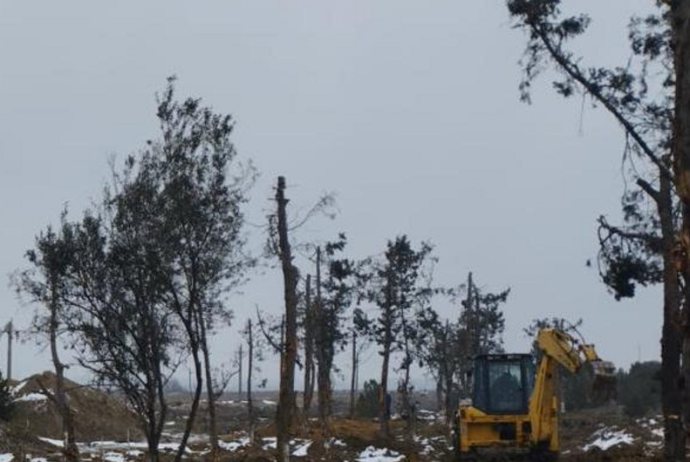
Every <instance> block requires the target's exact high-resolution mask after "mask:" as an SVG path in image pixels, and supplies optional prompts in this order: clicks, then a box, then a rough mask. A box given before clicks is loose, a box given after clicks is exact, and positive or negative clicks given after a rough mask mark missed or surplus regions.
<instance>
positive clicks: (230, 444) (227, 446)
mask: <svg viewBox="0 0 690 462" xmlns="http://www.w3.org/2000/svg"><path fill="white" fill-rule="evenodd" d="M248 444H249V438H247V437H244V438H240V439H239V440H233V441H219V442H218V445H219V446H220V447H221V448H222V449H224V450H225V451H229V452H235V451H237V450H238V449H240V448H243V447H245V446H247V445H248Z"/></svg>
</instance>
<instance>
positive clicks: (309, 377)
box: [303, 275, 316, 416]
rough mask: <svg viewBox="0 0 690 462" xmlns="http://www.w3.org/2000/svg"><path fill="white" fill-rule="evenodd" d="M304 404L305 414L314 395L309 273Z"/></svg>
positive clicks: (306, 308)
mask: <svg viewBox="0 0 690 462" xmlns="http://www.w3.org/2000/svg"><path fill="white" fill-rule="evenodd" d="M304 305H305V308H304V404H303V411H304V415H305V416H306V415H307V414H309V411H310V409H311V402H312V399H313V397H314V372H315V371H314V369H315V368H314V330H315V327H316V323H315V322H314V310H313V306H312V305H313V303H312V299H311V275H307V288H306V294H305V301H304Z"/></svg>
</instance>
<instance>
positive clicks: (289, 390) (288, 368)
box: [275, 176, 298, 462]
mask: <svg viewBox="0 0 690 462" xmlns="http://www.w3.org/2000/svg"><path fill="white" fill-rule="evenodd" d="M275 201H276V205H277V233H278V236H277V237H278V257H279V258H280V263H281V267H282V271H283V284H284V294H283V295H284V300H285V339H284V342H283V348H282V352H281V360H280V395H279V400H278V409H277V410H276V433H277V439H278V460H279V461H281V462H288V461H289V460H290V448H289V443H290V434H291V425H292V416H293V411H294V409H295V361H296V359H297V280H298V271H297V268H296V267H295V265H294V264H293V263H292V252H291V249H290V241H289V239H288V223H287V212H286V208H287V203H288V200H287V199H286V198H285V177H282V176H280V177H278V187H277V189H276V197H275Z"/></svg>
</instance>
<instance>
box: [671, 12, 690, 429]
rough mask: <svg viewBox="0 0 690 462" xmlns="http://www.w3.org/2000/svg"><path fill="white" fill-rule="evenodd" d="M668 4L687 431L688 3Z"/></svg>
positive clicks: (689, 381) (689, 289) (689, 328)
mask: <svg viewBox="0 0 690 462" xmlns="http://www.w3.org/2000/svg"><path fill="white" fill-rule="evenodd" d="M670 5H671V6H670V8H671V18H670V20H671V30H672V41H673V44H672V49H673V52H674V68H675V76H674V77H675V84H676V92H675V107H674V119H673V145H672V154H673V159H674V165H673V167H674V173H675V181H676V191H677V194H678V196H679V198H680V201H681V207H682V228H681V232H680V246H681V248H680V249H679V250H680V251H679V252H678V253H679V255H678V256H677V257H678V268H679V269H680V273H681V275H682V277H683V281H684V292H685V293H684V301H683V311H684V313H685V319H683V328H684V332H683V337H684V338H683V342H684V343H683V356H682V358H683V360H682V363H683V379H684V383H685V387H684V388H683V396H682V403H683V424H684V426H685V429H686V432H687V431H688V430H689V429H690V1H688V0H684V1H675V2H670ZM669 347H670V345H669ZM686 438H688V435H687V433H686Z"/></svg>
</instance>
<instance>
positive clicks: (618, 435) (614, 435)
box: [582, 428, 634, 451]
mask: <svg viewBox="0 0 690 462" xmlns="http://www.w3.org/2000/svg"><path fill="white" fill-rule="evenodd" d="M592 436H593V437H595V438H596V439H595V440H594V441H592V442H591V443H589V444H587V445H585V446H584V447H583V448H582V449H583V450H585V451H588V450H590V449H592V448H599V449H601V450H603V451H605V450H607V449H609V448H612V447H613V446H617V445H619V444H632V442H633V440H634V438H633V437H632V435H631V434H629V433H627V432H626V431H625V430H617V429H614V428H602V429H600V430H597V431H596V432H594V434H593V435H592Z"/></svg>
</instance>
